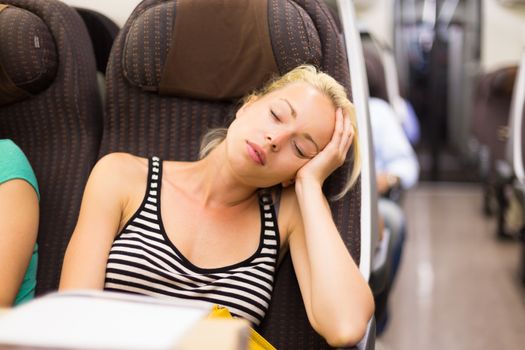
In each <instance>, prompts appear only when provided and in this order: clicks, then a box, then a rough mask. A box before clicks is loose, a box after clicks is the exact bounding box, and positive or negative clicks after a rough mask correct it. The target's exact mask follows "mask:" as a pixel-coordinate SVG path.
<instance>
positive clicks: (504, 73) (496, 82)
mask: <svg viewBox="0 0 525 350" xmlns="http://www.w3.org/2000/svg"><path fill="white" fill-rule="evenodd" d="M493 74H494V75H493V78H492V79H491V84H490V89H491V91H492V92H493V93H494V95H497V96H511V95H512V91H513V89H514V82H515V80H516V76H517V74H518V67H517V66H511V67H504V68H501V69H499V70H497V71H495V72H494V73H493Z"/></svg>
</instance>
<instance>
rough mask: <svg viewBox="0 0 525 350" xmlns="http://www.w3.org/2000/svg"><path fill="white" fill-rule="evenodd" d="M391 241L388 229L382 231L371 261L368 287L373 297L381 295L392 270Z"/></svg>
mask: <svg viewBox="0 0 525 350" xmlns="http://www.w3.org/2000/svg"><path fill="white" fill-rule="evenodd" d="M392 248H393V247H392V239H391V234H390V231H389V230H388V229H386V228H385V229H384V230H383V239H381V241H380V242H379V245H378V247H377V248H376V251H375V253H374V258H373V260H372V271H371V272H370V279H369V285H370V288H371V289H372V293H373V294H374V295H378V294H379V293H381V292H382V291H383V290H384V289H385V287H386V285H387V282H388V277H389V275H390V270H391V268H392V266H391V263H390V261H391V260H392V259H390V257H391V256H392Z"/></svg>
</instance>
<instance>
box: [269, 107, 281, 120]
mask: <svg viewBox="0 0 525 350" xmlns="http://www.w3.org/2000/svg"><path fill="white" fill-rule="evenodd" d="M270 113H271V114H272V117H273V119H275V120H276V121H278V122H280V121H281V119H280V118H279V116H278V115H277V114H276V113H275V112H274V111H273V110H272V109H270Z"/></svg>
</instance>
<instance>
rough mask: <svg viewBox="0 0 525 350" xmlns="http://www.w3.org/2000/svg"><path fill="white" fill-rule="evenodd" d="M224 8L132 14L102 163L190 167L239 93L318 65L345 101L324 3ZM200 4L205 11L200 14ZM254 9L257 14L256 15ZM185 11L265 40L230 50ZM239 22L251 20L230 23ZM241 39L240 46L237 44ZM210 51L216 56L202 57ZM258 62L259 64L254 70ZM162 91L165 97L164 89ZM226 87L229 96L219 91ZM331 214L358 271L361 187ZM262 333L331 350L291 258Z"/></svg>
mask: <svg viewBox="0 0 525 350" xmlns="http://www.w3.org/2000/svg"><path fill="white" fill-rule="evenodd" d="M221 4H222V5H221ZM227 4H228V6H226V7H224V2H222V1H218V0H199V1H197V0H178V1H174V0H167V1H163V0H145V1H142V2H141V3H140V4H139V5H138V6H137V7H136V8H135V10H134V11H133V13H132V14H131V16H130V17H129V18H128V20H127V22H126V24H125V25H124V27H123V28H122V29H121V31H120V33H119V35H118V37H117V39H116V40H115V43H114V46H113V49H112V52H111V55H110V60H109V63H108V69H107V72H106V79H107V88H108V90H107V105H106V110H105V114H104V119H105V120H104V131H103V138H102V143H101V150H100V154H99V156H100V157H101V156H103V155H105V154H108V153H111V152H117V151H123V152H130V153H133V154H136V155H139V156H142V157H149V156H152V155H158V156H160V157H161V158H163V159H176V160H195V159H197V157H198V149H199V145H200V140H201V137H202V135H203V134H204V133H205V132H206V131H207V130H208V129H209V128H214V127H218V126H225V125H226V123H227V121H229V120H230V119H231V118H232V117H233V115H234V113H235V109H236V108H237V106H238V97H240V95H239V91H237V90H236V88H237V87H238V86H239V85H242V86H246V87H245V89H247V91H242V94H246V93H248V92H250V91H249V90H250V89H251V88H253V87H254V86H260V85H262V84H263V83H264V80H265V79H266V78H267V77H269V76H271V75H273V74H281V73H285V72H287V71H289V70H290V69H292V68H294V67H295V66H297V65H299V64H301V63H311V64H315V65H317V66H319V67H320V68H321V69H322V70H324V71H326V72H328V73H329V74H331V75H332V76H334V77H335V78H336V79H338V80H339V81H340V82H341V83H342V84H343V85H344V86H345V87H346V88H347V91H348V92H350V77H349V72H348V65H347V59H346V52H345V49H344V44H343V42H342V40H341V36H340V34H338V31H337V27H336V24H335V22H334V20H333V18H332V17H331V14H330V12H329V10H328V9H327V8H326V5H325V4H324V2H323V1H316V0H250V2H247V1H245V0H231V1H229V2H227ZM202 5H205V6H210V8H206V9H205V10H202V8H201V9H200V10H199V7H200V6H202ZM221 6H223V7H221ZM252 6H255V7H257V8H259V10H258V11H256V12H254V11H252V10H253V8H252V9H250V7H252ZM190 9H193V11H206V12H207V13H212V14H216V16H217V18H220V19H228V23H244V24H242V25H248V26H249V25H250V24H253V23H255V22H257V25H259V26H260V25H261V24H263V26H262V28H263V29H264V31H263V32H261V31H260V30H259V31H257V30H252V29H253V28H251V27H250V28H251V29H247V30H241V29H239V28H234V31H241V32H242V33H248V32H249V33H252V34H250V35H253V37H248V38H242V37H241V38H240V37H238V34H237V33H233V34H231V35H235V37H234V38H231V42H228V40H227V39H224V38H223V39H221V35H216V34H217V33H216V32H217V31H221V30H229V29H231V28H226V29H225V28H223V27H224V26H223V27H221V23H222V22H221V20H214V18H212V17H210V16H209V15H208V17H206V14H202V13H199V14H198V15H195V14H194V15H192V12H191V11H190ZM228 9H229V10H230V11H228ZM224 11H228V12H224ZM240 15H243V16H252V17H246V18H242V19H239V18H231V17H230V18H228V16H240ZM178 16H197V17H199V18H204V19H206V18H207V22H206V23H205V24H204V23H203V22H200V21H195V22H196V23H198V25H197V26H193V27H191V24H188V22H190V21H187V20H185V18H184V19H181V18H180V17H178ZM192 19H193V18H192ZM204 19H201V20H204ZM178 21H180V22H178ZM186 26H190V27H191V28H193V30H189V29H188V28H190V27H186ZM195 27H198V28H197V29H195ZM243 28H244V27H243ZM258 28H261V27H258ZM185 29H186V30H185ZM182 31H184V32H182ZM230 33H231V32H230ZM242 33H241V34H242ZM254 33H256V34H254ZM223 37H224V36H223ZM226 37H228V36H226ZM220 40H224V41H220ZM239 40H243V42H244V43H246V45H245V46H243V45H238V41H239ZM210 41H211V42H210ZM218 41H220V42H218ZM266 42H268V43H269V46H268V47H270V48H271V51H272V52H266V51H264V50H268V49H264V47H265V45H266V44H265V43H266ZM173 43H175V44H173ZM182 43H186V44H182ZM188 43H189V44H188ZM173 45H175V46H173ZM184 45H188V46H184ZM210 46H211V47H213V50H214V51H213V52H209V51H208V50H209V48H210ZM247 47H248V48H249V49H248V48H247ZM236 50H240V51H236ZM261 50H262V51H261ZM176 51H178V52H179V53H182V56H183V57H184V59H181V57H180V56H178V55H177V52H176ZM261 56H264V58H261V62H260V63H257V62H258V61H257V58H258V57H261ZM246 61H249V62H254V63H253V64H252V67H251V68H252V70H253V71H254V76H255V75H257V77H258V78H257V79H254V78H253V77H252V76H249V77H247V76H246V75H244V76H243V75H242V74H238V72H239V71H243V69H244V68H242V69H241V67H243V65H245V64H246ZM174 62H175V63H174ZM174 64H176V65H179V66H172V65H174ZM181 65H182V66H181ZM199 65H201V66H199ZM196 67H198V68H196ZM236 67H239V70H236ZM272 67H274V68H272ZM187 70H191V71H192V72H193V73H192V76H194V79H195V80H200V82H201V83H202V82H204V84H195V82H194V81H193V80H192V79H191V77H192V76H190V81H189V82H188V83H187V84H188V85H191V89H190V88H188V89H185V87H186V83H185V84H178V83H180V81H178V79H188V77H187V74H185V72H186V71H187ZM273 70H276V71H273ZM215 73H216V74H215ZM263 78H264V79H263ZM226 79H227V80H226ZM259 80H260V81H259ZM247 81H248V82H247ZM163 82H164V83H166V82H167V83H166V85H169V88H168V89H164V88H163V87H165V86H164V83H163ZM223 86H224V90H225V91H227V92H224V91H223V90H221V87H223ZM214 93H217V96H216V97H214V95H213V94H214ZM242 94H241V95H242ZM350 170H351V169H350V168H349V166H348V165H346V166H344V167H343V168H341V169H339V170H338V171H337V172H336V173H334V174H333V175H332V176H331V177H330V178H329V179H328V180H327V182H326V183H325V192H326V193H327V194H328V195H333V194H335V193H337V192H338V191H339V190H340V189H341V186H342V185H343V183H342V181H343V179H344V178H345V175H346V174H347V173H348V172H349V171H350ZM331 208H332V212H333V215H334V217H335V221H336V223H337V226H338V227H339V229H340V232H341V234H342V236H343V239H344V241H345V243H346V244H347V247H348V249H349V250H350V252H351V254H352V256H353V257H354V258H355V260H356V261H357V262H359V257H360V183H359V182H358V184H357V185H356V186H355V187H354V189H353V190H352V191H351V192H350V193H349V194H348V195H347V196H345V198H344V199H342V200H340V201H338V202H334V203H332V204H331ZM259 330H260V331H261V333H262V334H263V335H264V336H265V337H266V338H267V339H268V340H269V341H270V342H271V343H272V344H274V345H275V346H276V347H277V348H279V349H291V348H295V349H323V348H328V345H327V344H326V342H325V341H324V340H323V339H322V338H321V337H320V336H318V335H317V334H316V333H315V331H313V329H312V328H311V327H310V324H309V322H308V319H307V317H306V313H305V310H304V305H303V302H302V299H301V295H300V291H299V288H298V286H297V281H296V279H295V275H294V272H293V268H292V265H291V260H290V258H289V256H288V257H287V258H286V259H285V260H284V261H283V263H282V264H281V266H280V269H279V272H278V274H277V280H276V286H275V290H274V295H273V300H272V305H271V306H270V310H269V313H268V314H267V317H266V319H265V320H264V321H263V324H262V325H261V327H260V329H259Z"/></svg>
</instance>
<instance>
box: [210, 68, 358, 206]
mask: <svg viewBox="0 0 525 350" xmlns="http://www.w3.org/2000/svg"><path fill="white" fill-rule="evenodd" d="M295 82H305V83H307V84H309V85H311V86H312V87H314V88H316V89H317V90H318V91H320V92H322V93H323V94H325V95H326V96H327V97H328V98H329V99H330V100H331V101H332V103H333V104H334V107H335V108H336V109H337V108H341V109H342V110H343V111H344V112H346V113H345V114H346V115H348V116H349V118H350V122H351V123H352V126H353V128H354V138H353V140H352V145H351V147H350V151H349V152H351V157H350V160H351V161H352V163H353V166H352V171H351V172H350V173H349V175H348V178H347V181H346V184H345V186H344V188H343V189H342V190H341V192H340V193H338V194H337V195H335V196H334V198H333V199H334V200H338V199H341V198H342V197H344V195H345V194H346V193H347V192H348V191H349V190H350V188H351V187H352V186H353V185H354V184H355V182H356V181H357V178H358V177H359V173H360V171H361V157H360V152H359V141H358V140H359V136H358V131H357V121H356V115H355V110H354V106H353V104H352V102H350V100H349V99H348V96H347V95H346V91H345V88H344V87H343V86H342V85H341V84H340V83H338V82H337V81H336V80H335V79H334V78H332V77H331V76H330V75H328V74H326V73H323V72H321V71H319V70H317V68H315V67H314V66H311V65H301V66H298V67H296V68H294V69H292V70H291V71H289V72H288V73H286V74H284V75H283V76H280V77H277V78H274V79H272V80H271V81H269V82H268V83H267V84H266V85H265V86H264V87H263V88H262V89H260V90H257V91H255V92H253V93H251V94H249V95H247V96H245V97H244V99H243V102H244V103H246V102H248V101H250V100H252V99H253V98H257V97H261V96H264V95H267V94H269V93H271V92H273V91H275V90H278V89H281V88H283V87H285V86H286V85H288V84H291V83H295ZM227 130H228V129H227V128H217V129H213V130H211V131H209V132H208V133H207V134H206V135H205V136H204V138H203V140H202V143H201V150H200V158H201V159H202V158H204V157H205V156H207V155H208V154H209V153H210V152H211V151H212V150H213V149H214V148H215V147H216V146H217V145H218V144H219V143H221V142H222V141H223V140H224V138H225V137H226V133H227Z"/></svg>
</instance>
